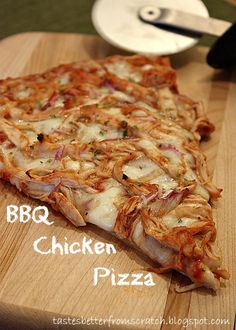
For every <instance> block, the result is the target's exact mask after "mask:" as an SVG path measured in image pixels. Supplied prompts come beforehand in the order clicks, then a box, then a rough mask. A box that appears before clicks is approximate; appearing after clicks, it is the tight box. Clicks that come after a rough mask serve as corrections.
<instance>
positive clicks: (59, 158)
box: [54, 146, 65, 161]
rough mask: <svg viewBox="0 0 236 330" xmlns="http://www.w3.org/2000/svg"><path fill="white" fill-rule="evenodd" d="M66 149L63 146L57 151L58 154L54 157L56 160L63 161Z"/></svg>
mask: <svg viewBox="0 0 236 330" xmlns="http://www.w3.org/2000/svg"><path fill="white" fill-rule="evenodd" d="M64 149H65V146H61V147H60V148H59V149H58V150H57V152H56V154H55V157H54V160H59V161H60V160H61V158H62V155H63V152H64Z"/></svg>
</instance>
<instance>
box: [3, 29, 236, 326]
mask: <svg viewBox="0 0 236 330" xmlns="http://www.w3.org/2000/svg"><path fill="white" fill-rule="evenodd" d="M206 52H207V49H205V48H194V49H191V50H188V51H186V52H183V53H181V54H178V55H174V56H172V63H173V65H174V67H175V68H176V69H177V72H178V82H179V87H180V91H181V93H183V94H187V95H188V96H190V97H192V98H194V99H196V100H202V101H203V103H204V105H205V107H206V110H207V113H208V115H209V117H210V119H211V121H212V122H213V123H214V124H215V126H216V131H215V132H214V133H213V135H212V138H211V139H210V140H209V141H207V142H203V143H202V149H203V150H204V152H205V154H206V155H207V157H208V164H209V168H210V171H211V173H212V175H213V180H214V182H215V183H216V184H217V185H218V186H220V187H223V188H224V192H223V195H222V198H221V199H220V200H219V202H217V204H216V206H215V207H214V212H215V220H216V223H217V229H218V235H217V244H218V246H219V248H220V249H221V253H222V255H223V259H224V265H225V266H226V267H227V268H228V269H229V272H230V275H231V277H230V280H229V281H228V282H227V283H226V284H225V286H222V288H221V289H220V291H219V292H218V293H217V294H212V292H210V291H208V290H206V289H198V290H196V291H193V292H187V293H183V294H177V293H176V292H175V291H174V285H175V283H176V282H178V281H181V282H182V283H184V282H185V281H186V279H185V278H184V277H183V276H181V275H178V274H176V273H173V274H168V275H162V276H158V275H154V280H155V282H156V286H155V287H131V286H130V287H117V286H111V284H110V282H109V281H102V282H100V283H99V285H98V286H97V287H94V286H93V283H92V275H93V269H94V267H107V268H110V269H111V268H114V269H115V270H116V271H117V272H119V273H127V272H130V273H131V272H134V271H143V269H145V268H146V267H148V266H149V267H150V265H151V266H152V265H153V264H152V262H151V261H150V260H149V259H148V258H146V257H144V256H143V255H141V254H139V253H137V252H136V251H134V250H132V249H130V248H129V247H127V246H126V245H124V244H123V243H122V242H119V241H118V240H117V239H115V238H113V237H111V236H110V235H109V234H107V233H104V232H103V231H102V230H99V229H97V228H95V227H93V226H92V225H91V226H90V225H88V226H87V227H86V228H82V229H76V228H75V227H73V226H72V225H71V224H69V223H68V222H67V221H66V219H65V218H63V217H62V216H60V215H59V214H58V213H56V212H54V211H53V210H52V209H51V208H49V210H50V220H53V221H54V225H52V226H47V225H44V224H35V223H33V222H32V223H27V224H20V223H18V222H17V223H14V224H9V223H7V222H6V207H7V205H9V204H16V205H22V204H28V205H31V206H33V207H35V206H38V205H42V204H40V203H39V202H38V201H34V200H31V199H29V198H27V197H25V196H23V195H21V194H20V193H19V192H18V191H17V190H16V189H15V188H14V187H11V186H10V185H9V184H7V183H5V182H2V181H1V182H0V328H1V329H7V328H9V329H14V328H20V326H21V327H22V328H24V329H28V328H29V329H49V328H52V329H59V328H60V329H69V328H70V327H69V326H67V327H66V326H58V325H53V324H52V318H53V316H63V315H69V316H70V317H75V318H79V317H84V318H89V317H97V318H103V319H107V318H109V317H110V316H112V318H113V319H123V318H126V319H128V320H132V319H147V318H153V319H157V320H163V319H164V320H165V322H166V323H167V322H169V321H171V317H172V318H174V317H175V319H174V321H176V322H177V321H178V319H181V320H182V322H183V321H184V319H186V320H188V321H190V319H197V321H196V322H199V323H202V322H204V321H202V320H204V318H205V319H207V322H219V321H217V319H225V320H228V322H230V324H228V325H210V324H209V325H200V324H199V325H197V327H196V328H197V329H233V324H234V317H235V300H236V281H235V279H236V275H235V274H236V269H235V263H236V252H235V247H236V244H235V233H236V230H235V227H236V225H235V223H236V222H235V214H236V202H235V201H236V193H235V187H236V172H235V163H236V85H235V75H233V74H232V72H231V73H230V72H226V73H223V72H218V71H214V70H213V69H211V68H210V67H208V66H207V65H206V64H205V55H206ZM114 53H120V51H119V50H117V49H115V48H112V47H111V46H109V45H108V44H107V43H105V42H104V41H103V40H101V39H100V38H98V37H93V36H85V35H78V34H61V33H60V34H56V33H25V34H19V35H15V36H12V37H10V38H7V39H5V40H3V41H1V42H0V61H1V62H0V63H1V64H0V78H5V77H7V76H19V75H24V74H29V73H35V72H42V71H44V70H46V69H48V68H50V67H52V66H56V65H58V64H60V63H68V62H71V61H77V60H80V59H85V58H93V59H98V58H102V57H105V56H107V55H110V54H114ZM53 235H55V236H56V237H57V239H58V241H60V242H63V241H64V237H67V239H68V241H69V242H71V243H72V242H75V241H79V242H80V241H81V240H82V239H83V237H87V238H92V240H93V241H94V242H96V241H101V242H111V243H113V244H114V246H115V247H116V249H117V254H114V255H107V254H102V255H95V254H94V255H67V256H60V255H51V254H50V255H40V254H37V253H36V252H35V251H34V250H33V242H34V241H35V240H36V239H37V238H39V237H41V236H47V237H52V236H53ZM211 320H213V321H211ZM156 322H157V323H158V321H156ZM179 322H181V321H179ZM186 322H187V321H186ZM193 322H194V321H193ZM71 328H76V326H71ZM79 328H80V329H85V328H86V329H87V328H88V326H85V325H82V326H80V327H79ZM90 328H91V329H106V328H107V329H108V324H106V325H103V326H99V325H93V326H91V327H90ZM111 328H112V329H126V328H127V329H162V330H167V329H182V328H183V324H182V325H181V324H179V325H177V324H176V325H170V324H164V321H163V324H155V325H150V324H146V325H145V324H140V325H138V324H135V325H132V324H129V325H118V324H114V325H112V326H111ZM194 328H195V327H194V326H193V325H192V326H189V327H187V329H194Z"/></svg>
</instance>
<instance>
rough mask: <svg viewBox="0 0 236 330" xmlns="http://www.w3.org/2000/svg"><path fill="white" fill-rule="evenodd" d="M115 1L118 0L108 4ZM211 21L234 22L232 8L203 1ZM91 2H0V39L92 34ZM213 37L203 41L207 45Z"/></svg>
mask: <svg viewBox="0 0 236 330" xmlns="http://www.w3.org/2000/svg"><path fill="white" fill-rule="evenodd" d="M111 1H119V0H111ZM203 2H204V3H205V4H206V6H207V8H208V10H209V12H210V15H211V16H213V17H217V18H221V19H225V20H228V21H231V22H233V21H236V6H234V5H232V4H230V3H229V2H227V1H225V0H204V1H203ZM93 3H94V0H0V39H3V38H5V37H7V36H9V35H12V34H16V33H20V32H26V31H51V32H77V33H87V34H96V31H95V29H94V27H93V25H92V22H91V18H90V13H91V8H92V6H93ZM213 41H214V38H213V37H203V38H202V40H201V44H202V45H210V44H211V43H212V42H213Z"/></svg>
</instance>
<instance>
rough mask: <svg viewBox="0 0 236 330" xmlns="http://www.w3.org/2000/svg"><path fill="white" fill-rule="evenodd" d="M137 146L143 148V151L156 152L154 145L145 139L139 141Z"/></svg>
mask: <svg viewBox="0 0 236 330" xmlns="http://www.w3.org/2000/svg"><path fill="white" fill-rule="evenodd" d="M138 145H139V146H140V147H141V148H144V149H147V150H148V149H149V150H153V151H156V150H157V148H156V146H155V144H154V143H152V142H151V141H149V140H145V139H143V140H141V141H139V142H138Z"/></svg>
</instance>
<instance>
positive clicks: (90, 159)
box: [0, 55, 228, 291]
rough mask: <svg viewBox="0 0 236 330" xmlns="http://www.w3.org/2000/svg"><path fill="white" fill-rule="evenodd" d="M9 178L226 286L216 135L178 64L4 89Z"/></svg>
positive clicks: (2, 164) (51, 75) (126, 67)
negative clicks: (206, 150) (212, 171)
mask: <svg viewBox="0 0 236 330" xmlns="http://www.w3.org/2000/svg"><path fill="white" fill-rule="evenodd" d="M0 93H1V99H0V116H1V120H0V177H1V178H2V179H4V180H7V181H9V182H10V183H11V184H13V185H15V186H16V187H17V189H18V190H20V191H21V192H23V193H25V194H27V195H28V196H30V197H32V198H36V199H39V200H41V201H43V202H46V203H49V204H50V205H51V206H52V207H53V208H54V209H56V210H57V211H59V212H61V213H62V214H63V215H64V216H65V217H66V218H67V219H68V220H69V221H71V222H72V223H73V224H74V225H75V226H77V227H78V226H85V225H86V224H87V223H92V224H94V225H96V226H98V227H100V228H102V229H104V230H106V231H109V232H111V233H112V234H114V235H116V236H117V237H118V238H120V239H122V240H125V241H126V242H128V243H129V244H131V245H132V246H134V247H135V248H137V249H139V250H141V251H142V252H144V253H145V254H146V255H148V256H149V257H150V258H151V259H153V260H154V261H155V262H156V264H157V268H156V271H157V272H160V273H161V272H166V271H170V270H172V269H175V270H177V271H179V272H181V273H183V274H185V275H186V276H188V277H189V278H190V279H191V280H192V282H193V284H191V285H190V286H188V287H185V288H182V289H179V291H185V290H188V289H193V288H196V287H199V286H205V287H207V288H211V289H213V290H217V289H218V288H219V286H220V279H221V278H223V279H227V278H228V272H227V271H226V270H225V269H223V268H221V263H222V261H221V258H220V256H218V255H217V254H216V252H215V248H214V242H215V238H216V228H215V224H214V221H213V217H212V207H211V201H213V200H215V199H217V198H218V197H219V195H220V192H221V190H220V189H218V188H216V187H215V186H214V185H213V184H212V182H211V180H210V178H209V175H208V171H207V166H206V160H205V157H204V155H203V154H202V153H201V151H200V149H199V142H200V139H201V137H205V136H209V134H210V133H211V132H212V131H213V130H214V127H213V125H212V124H210V123H209V121H208V119H207V118H206V116H205V115H204V112H203V108H202V105H201V104H200V103H198V102H195V101H193V100H191V99H190V98H188V97H186V96H183V95H181V94H179V92H178V89H177V84H176V74H175V71H174V70H173V69H172V68H171V67H170V64H169V61H168V59H166V58H158V57H146V56H141V55H136V56H130V57H122V56H112V57H108V58H106V59H103V60H100V61H92V60H90V61H81V62H77V63H72V64H65V65H60V66H58V67H56V68H53V69H51V70H49V71H47V72H45V73H42V74H34V75H30V76H26V77H23V78H15V79H12V78H8V79H5V80H2V81H1V82H0Z"/></svg>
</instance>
